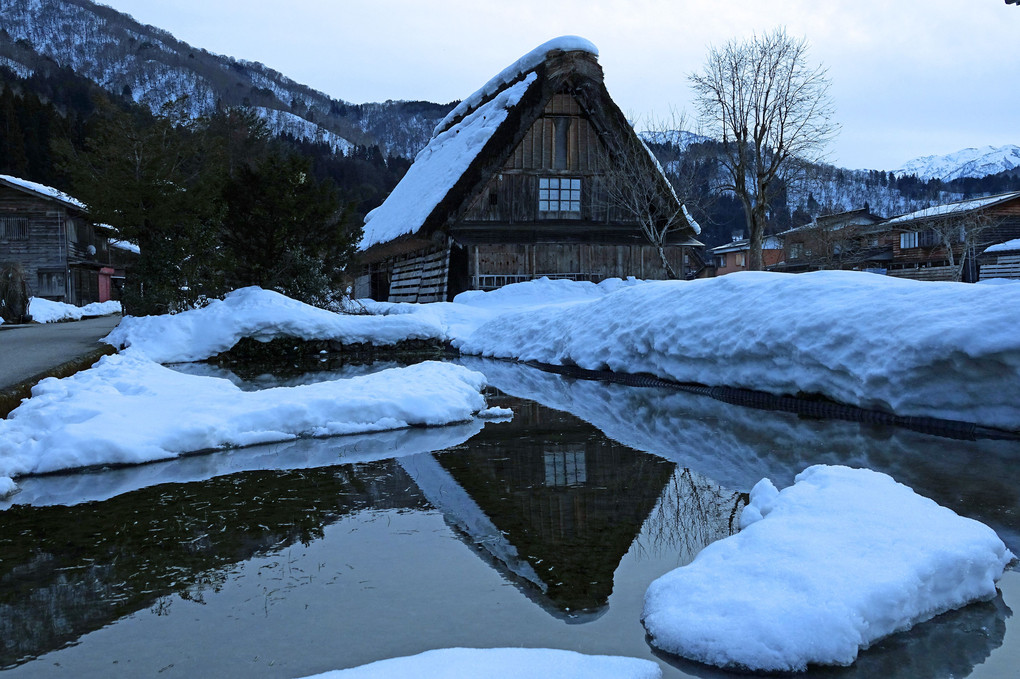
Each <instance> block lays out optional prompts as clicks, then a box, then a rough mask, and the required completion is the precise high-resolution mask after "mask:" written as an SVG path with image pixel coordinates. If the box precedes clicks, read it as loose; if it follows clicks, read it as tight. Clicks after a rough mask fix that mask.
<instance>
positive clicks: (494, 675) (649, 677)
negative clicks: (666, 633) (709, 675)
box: [305, 648, 662, 679]
mask: <svg viewBox="0 0 1020 679" xmlns="http://www.w3.org/2000/svg"><path fill="white" fill-rule="evenodd" d="M661 676H662V670H660V669H659V666H658V665H656V664H655V663H653V662H651V661H650V660H640V659H637V658H621V657H618V656H608V655H583V654H581V653H576V652H574V651H560V650H554V649H546V648H443V649H438V650H435V651H426V652H425V653H419V654H418V655H412V656H407V657H404V658H390V659H388V660H380V661H378V662H374V663H371V664H368V665H362V666H361V667H353V668H351V669H347V670H335V671H333V672H325V673H323V674H316V675H314V677H306V678H305V679H376V678H378V679H392V678H393V677H428V678H429V679H475V678H476V677H485V678H486V679H504V678H505V679H545V678H547V677H556V679H601V678H602V677H605V679H658V678H659V677H661Z"/></svg>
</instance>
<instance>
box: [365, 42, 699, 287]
mask: <svg viewBox="0 0 1020 679" xmlns="http://www.w3.org/2000/svg"><path fill="white" fill-rule="evenodd" d="M625 175H626V176H627V177H628V178H630V179H633V180H635V181H636V184H637V185H640V186H642V187H645V188H647V187H651V189H652V192H653V193H654V195H653V196H652V197H651V198H647V199H644V200H645V202H646V203H647V204H642V205H637V206H635V205H629V204H625V203H624V202H622V201H623V199H622V198H620V197H619V196H618V194H616V193H614V191H613V187H614V186H615V185H616V184H614V182H617V181H618V178H619V177H623V176H625ZM635 207H638V208H639V209H644V210H646V213H651V214H652V215H653V221H655V220H657V221H655V226H657V227H659V228H661V227H662V226H664V225H665V224H666V223H669V224H671V225H672V226H673V227H675V228H671V229H670V233H669V235H668V236H667V237H666V238H665V239H664V241H663V243H662V246H663V247H662V249H661V252H660V248H659V247H657V246H655V245H653V244H652V241H650V240H649V238H648V237H647V236H646V235H645V233H644V232H643V231H642V229H641V224H642V222H641V219H640V218H638V217H635V216H634V212H635V210H634V209H633V208H635ZM699 231H700V229H699V227H698V226H697V224H696V223H695V222H694V220H693V219H691V218H690V215H689V214H688V213H687V211H686V209H684V208H683V206H682V205H681V204H680V201H679V200H678V199H677V197H676V195H675V194H674V193H673V190H672V188H671V186H670V185H669V182H668V181H667V180H666V178H665V176H664V175H663V173H662V170H661V168H660V167H659V166H658V163H657V162H656V161H655V159H654V156H652V155H651V152H650V151H649V150H648V148H647V146H645V144H644V143H643V142H642V141H641V140H640V139H639V138H638V136H637V134H636V133H635V132H634V130H633V128H632V127H631V126H630V124H629V123H628V122H627V120H626V118H625V116H624V115H623V113H622V112H621V111H620V109H619V107H618V106H617V105H616V104H615V103H614V102H613V101H612V99H611V98H610V96H609V93H608V91H607V90H606V87H605V85H604V83H603V74H602V68H601V67H600V66H599V64H598V60H597V50H596V49H595V47H594V45H592V44H591V43H589V42H588V41H587V40H583V39H581V38H576V37H565V38H558V39H556V40H552V41H550V42H548V43H546V44H544V45H542V46H540V47H539V48H537V49H535V50H533V51H532V52H530V53H529V54H527V55H525V56H524V57H522V58H521V59H519V60H518V61H517V62H515V63H514V64H512V65H511V66H510V67H508V68H507V69H505V70H504V71H503V72H501V73H500V74H498V75H497V76H496V77H495V78H493V79H492V80H491V81H489V83H487V84H486V85H485V86H484V87H483V88H482V89H481V90H479V91H478V92H476V93H475V94H473V95H472V96H471V97H468V98H467V99H465V100H464V101H463V102H462V103H461V104H460V105H459V106H458V107H457V108H456V109H454V110H453V111H452V112H451V113H450V115H449V116H447V118H446V119H444V120H443V121H442V122H441V123H440V124H439V125H438V126H437V127H436V130H435V133H434V135H433V137H432V140H431V141H430V143H429V145H428V146H427V147H426V148H425V149H424V150H423V151H422V152H421V153H419V154H418V156H417V158H416V159H415V161H414V163H413V164H412V165H411V168H410V169H409V170H408V172H407V174H406V175H405V177H404V178H403V179H402V180H401V182H400V183H399V184H398V185H397V187H396V188H395V189H394V190H393V192H392V193H391V194H390V195H389V197H387V199H386V201H385V202H384V203H383V204H382V205H381V206H380V207H379V208H377V209H376V210H374V211H372V212H371V213H369V215H368V216H367V217H366V219H365V233H364V237H363V239H362V242H361V245H360V248H359V249H360V250H361V262H362V265H363V269H362V271H361V274H360V275H359V277H358V278H357V281H356V286H355V295H356V296H358V297H372V298H374V299H378V300H389V301H392V302H432V301H445V300H448V299H452V298H453V296H454V295H456V294H457V293H459V292H462V291H464V290H492V289H495V288H498V287H501V286H503V285H506V284H509V283H517V282H522V281H527V280H531V279H534V278H540V277H543V276H548V277H550V278H568V279H573V280H587V281H595V282H598V281H601V280H603V279H605V278H610V277H627V276H635V277H638V278H664V277H666V273H665V268H664V266H663V259H665V260H667V261H668V262H669V264H670V265H671V266H672V268H673V269H674V270H675V271H676V272H678V273H680V272H683V273H686V272H687V271H689V270H690V269H691V268H692V267H693V266H695V263H694V262H693V258H689V253H688V252H687V249H688V248H690V247H700V246H701V243H699V242H698V241H696V240H694V236H695V234H696V233H698V232H699ZM697 262H698V264H700V259H698V260H697ZM683 273H680V275H683Z"/></svg>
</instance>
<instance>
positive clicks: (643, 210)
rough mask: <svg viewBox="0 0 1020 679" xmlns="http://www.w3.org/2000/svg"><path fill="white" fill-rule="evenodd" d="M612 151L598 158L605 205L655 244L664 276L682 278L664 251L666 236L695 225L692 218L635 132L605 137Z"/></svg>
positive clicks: (657, 162)
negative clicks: (621, 135)
mask: <svg viewBox="0 0 1020 679" xmlns="http://www.w3.org/2000/svg"><path fill="white" fill-rule="evenodd" d="M605 141H606V142H607V145H608V146H610V147H612V148H613V149H614V152H609V153H603V154H602V155H601V157H600V159H599V166H600V171H601V178H600V183H601V187H602V192H603V198H604V200H605V204H606V208H607V209H608V210H609V211H610V213H611V216H612V215H613V214H615V215H618V216H619V217H622V218H623V219H624V220H626V221H632V222H635V223H636V224H637V225H638V226H639V227H640V229H641V233H642V234H643V235H644V236H645V238H646V239H647V240H648V242H649V243H650V244H651V245H652V246H654V247H655V249H656V251H657V252H658V254H659V259H660V261H661V263H662V268H663V271H664V272H665V275H666V277H667V278H670V279H678V278H683V273H684V272H683V271H680V272H677V271H676V270H675V269H674V267H673V265H672V264H671V263H670V261H669V258H668V257H667V255H666V246H667V245H668V241H669V240H670V237H671V236H672V235H673V234H674V233H676V232H678V231H680V230H682V229H688V228H691V229H693V228H695V227H694V225H695V222H694V218H693V217H691V215H690V213H689V212H688V211H687V209H686V208H685V207H684V205H683V203H681V202H680V199H679V198H678V197H677V194H676V191H675V190H674V188H673V186H672V185H671V183H670V181H669V179H668V178H667V177H666V174H665V172H664V171H663V169H662V166H660V165H659V161H658V160H657V159H656V158H655V155H654V154H653V153H652V151H651V149H649V148H648V146H647V145H646V144H645V143H644V141H642V140H641V138H640V137H638V136H636V135H627V138H625V139H621V138H616V139H611V140H605Z"/></svg>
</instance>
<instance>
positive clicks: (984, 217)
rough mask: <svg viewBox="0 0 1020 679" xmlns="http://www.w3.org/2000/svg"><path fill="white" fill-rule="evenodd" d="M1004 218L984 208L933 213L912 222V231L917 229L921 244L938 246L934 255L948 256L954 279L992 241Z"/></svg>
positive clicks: (957, 279) (959, 275) (947, 259)
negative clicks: (993, 234) (923, 218)
mask: <svg viewBox="0 0 1020 679" xmlns="http://www.w3.org/2000/svg"><path fill="white" fill-rule="evenodd" d="M1003 221H1004V220H1003V219H1002V218H1001V217H998V216H996V215H994V214H989V213H988V212H987V211H985V210H972V211H968V212H958V213H948V214H945V215H936V216H932V217H930V218H928V219H925V220H921V221H918V222H916V223H915V224H913V225H912V227H913V228H912V229H911V231H913V232H916V233H917V240H918V245H920V246H922V247H925V246H928V247H934V248H936V249H935V250H934V251H933V252H932V255H933V256H937V255H944V256H945V258H946V262H947V263H948V266H949V268H950V272H951V274H952V280H954V281H957V282H959V281H962V280H963V278H964V271H965V270H966V267H967V265H968V264H971V265H973V263H974V262H976V261H977V255H978V253H980V252H981V251H982V250H984V249H985V247H986V246H988V245H991V243H992V242H993V240H994V239H990V238H989V236H990V235H991V232H993V231H994V230H995V229H996V228H998V227H999V226H1001V225H1002V223H1003ZM975 271H976V270H975Z"/></svg>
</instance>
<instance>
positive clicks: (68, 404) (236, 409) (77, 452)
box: [0, 351, 485, 491]
mask: <svg viewBox="0 0 1020 679" xmlns="http://www.w3.org/2000/svg"><path fill="white" fill-rule="evenodd" d="M483 386H485V378H484V377H483V376H482V375H481V374H480V373H477V372H474V371H472V370H469V369H467V368H463V367H461V366H457V365H452V364H448V363H436V362H426V363H420V364H418V365H414V366H410V367H407V368H394V369H391V370H384V371H382V372H379V373H374V374H372V375H366V376H363V377H355V378H352V379H349V380H337V381H331V382H320V383H318V384H310V385H305V386H300V387H283V388H277V389H266V390H262V391H256V392H244V391H241V390H240V389H239V388H238V387H236V386H235V385H233V384H232V383H231V382H229V381H228V380H225V379H220V378H215V377H202V376H196V375H185V374H183V373H180V372H176V371H173V370H171V369H169V368H166V367H163V366H161V365H159V364H158V363H154V362H153V361H151V360H149V359H147V358H145V357H144V356H141V355H139V354H137V353H135V352H131V351H128V352H126V353H121V354H116V355H114V356H107V357H105V358H103V359H102V360H101V361H100V362H99V363H98V364H96V366H95V367H93V368H91V369H89V370H85V371H82V372H80V373H77V374H76V375H73V376H71V377H68V378H65V379H62V380H58V379H55V378H48V379H45V380H43V381H42V382H40V383H39V384H38V385H36V386H35V387H34V388H33V389H32V397H31V398H30V399H28V400H26V401H25V402H24V403H22V405H21V406H19V407H18V408H17V409H15V410H14V412H12V413H11V414H10V415H9V416H8V418H7V419H5V420H0V483H2V484H3V485H4V486H6V490H7V491H10V490H12V488H11V487H10V483H11V481H10V479H11V478H12V477H16V476H22V475H28V474H42V473H46V472H53V471H60V470H65V469H75V468H80V467H88V466H94V465H105V464H138V463H143V462H151V461H153V460H162V459H167V458H173V457H177V456H179V455H182V454H185V453H189V452H194V451H201V450H208V449H215V448H225V447H236V446H248V445H253V444H257V443H267V442H271V441H286V440H290V439H294V438H296V437H299V436H334V435H338V434H352V433H360V432H371V431H382V430H387V429H399V428H402V427H408V426H412V425H425V426H435V425H444V424H449V423H452V422H463V421H465V420H469V419H471V418H472V417H473V415H474V414H475V413H477V412H479V411H480V410H483V409H485V399H484V397H483V396H482V395H481V394H480V390H481V388H482V387H483Z"/></svg>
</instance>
